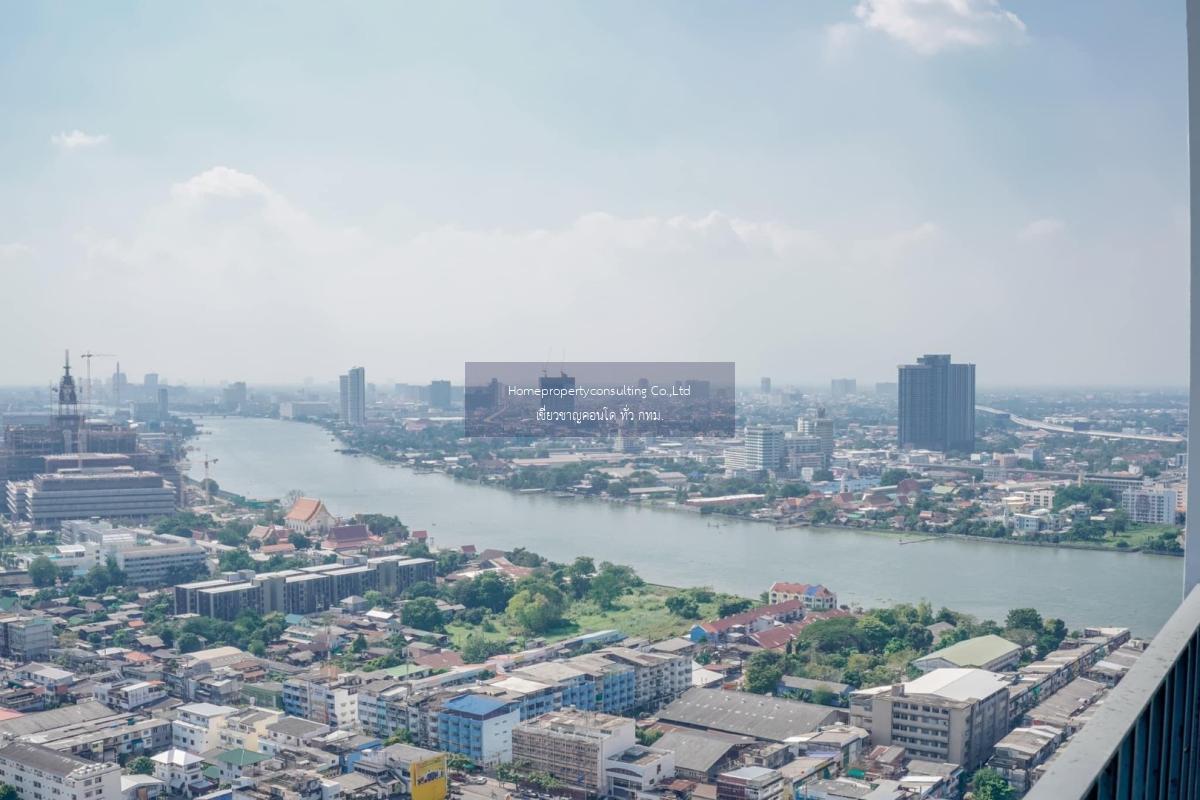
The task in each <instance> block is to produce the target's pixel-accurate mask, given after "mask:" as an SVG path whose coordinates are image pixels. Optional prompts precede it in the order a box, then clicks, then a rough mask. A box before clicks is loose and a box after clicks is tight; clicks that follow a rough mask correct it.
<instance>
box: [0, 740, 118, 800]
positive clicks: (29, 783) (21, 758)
mask: <svg viewBox="0 0 1200 800" xmlns="http://www.w3.org/2000/svg"><path fill="white" fill-rule="evenodd" d="M0 780H2V782H3V783H5V784H7V785H8V786H11V787H12V788H13V789H15V790H16V792H17V797H19V798H20V800H121V767H120V766H119V765H117V764H115V763H112V762H99V761H84V760H83V759H82V758H76V757H75V756H71V755H67V754H66V753H61V752H58V751H55V750H51V749H50V748H48V747H42V746H41V745H36V744H28V743H26V742H9V743H8V744H6V745H4V746H3V747H0Z"/></svg>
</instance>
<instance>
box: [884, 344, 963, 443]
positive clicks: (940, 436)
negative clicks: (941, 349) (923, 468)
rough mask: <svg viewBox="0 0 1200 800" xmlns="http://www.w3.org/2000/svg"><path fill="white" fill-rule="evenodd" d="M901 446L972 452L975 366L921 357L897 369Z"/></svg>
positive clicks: (940, 357)
mask: <svg viewBox="0 0 1200 800" xmlns="http://www.w3.org/2000/svg"><path fill="white" fill-rule="evenodd" d="M899 387H900V388H899V401H900V427H899V443H900V446H901V447H909V448H914V449H920V450H939V451H942V452H946V451H948V450H961V451H964V452H968V453H969V452H973V451H974V450H975V365H974V364H954V363H951V361H950V356H949V355H948V354H947V355H936V354H933V355H924V356H921V357H920V358H918V359H917V363H916V364H904V365H901V366H900V367H899Z"/></svg>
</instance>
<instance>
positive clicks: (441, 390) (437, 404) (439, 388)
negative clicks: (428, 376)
mask: <svg viewBox="0 0 1200 800" xmlns="http://www.w3.org/2000/svg"><path fill="white" fill-rule="evenodd" d="M429 407H430V408H440V409H443V410H445V409H447V408H449V407H450V381H430V383H429Z"/></svg>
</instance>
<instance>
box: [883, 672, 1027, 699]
mask: <svg viewBox="0 0 1200 800" xmlns="http://www.w3.org/2000/svg"><path fill="white" fill-rule="evenodd" d="M1008 686H1009V682H1008V681H1006V680H1004V679H1003V678H1001V677H1000V676H999V675H997V674H996V673H994V672H988V671H987V670H986V669H959V668H945V669H935V670H932V671H931V672H928V673H926V674H924V675H922V676H921V677H919V678H917V679H916V680H912V681H908V682H907V683H905V684H904V694H905V695H921V694H925V695H934V696H936V697H942V698H945V699H947V700H959V701H967V700H983V699H984V698H987V697H991V696H992V695H993V694H995V693H996V692H1000V691H1004V690H1006V689H1007V688H1008Z"/></svg>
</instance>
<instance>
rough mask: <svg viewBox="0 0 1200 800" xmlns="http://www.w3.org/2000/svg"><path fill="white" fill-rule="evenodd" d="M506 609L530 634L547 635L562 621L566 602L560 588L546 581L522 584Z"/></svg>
mask: <svg viewBox="0 0 1200 800" xmlns="http://www.w3.org/2000/svg"><path fill="white" fill-rule="evenodd" d="M522 583H523V584H524V588H522V589H521V590H520V591H518V592H517V593H516V594H514V595H513V596H512V599H511V600H509V601H508V606H507V608H506V610H507V613H508V615H509V617H511V618H512V619H513V621H514V622H516V623H517V624H518V625H520V626H521V627H522V628H524V629H525V630H526V631H528V632H529V633H545V632H546V631H548V630H550V629H551V628H553V627H554V626H555V625H558V624H559V623H560V622H561V621H562V615H563V612H564V611H565V610H566V602H565V600H564V598H563V594H562V592H561V591H559V589H558V587H556V586H554V585H553V584H551V583H549V582H548V581H544V580H534V581H528V582H524V581H523V582H522Z"/></svg>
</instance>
